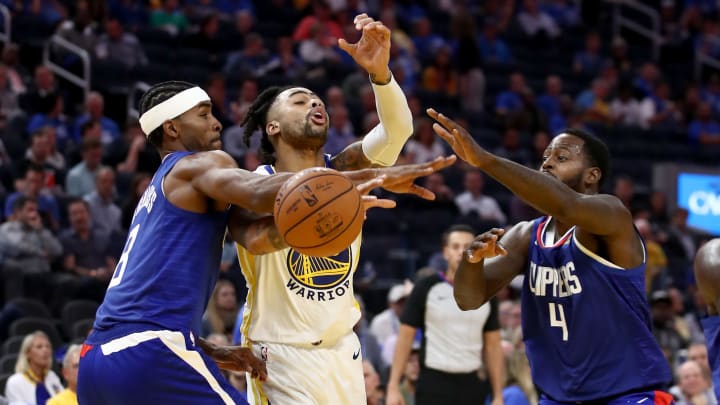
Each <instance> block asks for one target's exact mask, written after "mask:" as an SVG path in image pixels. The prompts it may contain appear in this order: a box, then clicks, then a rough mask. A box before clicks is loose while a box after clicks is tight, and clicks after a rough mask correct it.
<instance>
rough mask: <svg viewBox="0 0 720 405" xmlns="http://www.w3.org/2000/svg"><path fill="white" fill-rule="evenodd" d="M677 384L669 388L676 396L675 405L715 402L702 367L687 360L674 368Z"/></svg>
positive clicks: (709, 403)
mask: <svg viewBox="0 0 720 405" xmlns="http://www.w3.org/2000/svg"><path fill="white" fill-rule="evenodd" d="M676 374H677V380H678V385H677V386H676V387H673V388H674V389H670V392H671V393H672V394H674V395H675V396H676V397H677V400H676V401H677V402H676V403H677V405H695V404H708V405H711V404H717V400H716V399H715V394H713V392H712V387H711V384H710V382H709V380H708V379H707V377H706V376H705V375H704V373H703V370H702V367H701V366H700V365H699V364H698V363H696V362H694V361H692V360H688V361H686V362H684V363H682V364H681V365H680V366H678V368H677V370H676Z"/></svg>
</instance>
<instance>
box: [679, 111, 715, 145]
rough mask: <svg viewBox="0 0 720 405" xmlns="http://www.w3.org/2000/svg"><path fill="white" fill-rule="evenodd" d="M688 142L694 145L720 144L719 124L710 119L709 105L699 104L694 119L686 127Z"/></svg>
mask: <svg viewBox="0 0 720 405" xmlns="http://www.w3.org/2000/svg"><path fill="white" fill-rule="evenodd" d="M687 132H688V140H689V141H690V142H691V143H692V144H694V145H718V144H720V123H718V122H717V121H716V120H715V119H714V118H713V117H712V109H711V107H710V104H708V103H706V102H701V103H700V105H699V106H698V110H697V114H696V115H695V119H694V120H693V121H692V122H690V125H688V130H687Z"/></svg>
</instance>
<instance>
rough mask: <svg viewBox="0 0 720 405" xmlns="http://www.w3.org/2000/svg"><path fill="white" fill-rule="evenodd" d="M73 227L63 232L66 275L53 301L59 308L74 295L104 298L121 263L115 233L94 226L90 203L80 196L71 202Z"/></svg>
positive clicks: (70, 211) (74, 297)
mask: <svg viewBox="0 0 720 405" xmlns="http://www.w3.org/2000/svg"><path fill="white" fill-rule="evenodd" d="M67 210H68V219H69V221H70V227H69V228H68V229H66V230H64V231H63V232H62V233H61V234H60V242H61V243H62V246H63V252H64V253H63V270H64V272H65V274H66V275H67V276H68V277H65V278H63V280H62V281H61V285H60V288H58V291H57V294H55V295H54V298H53V301H54V304H55V305H56V307H57V308H62V306H63V304H64V303H65V302H67V301H68V300H70V299H89V300H93V301H96V302H102V300H103V297H104V296H105V290H106V289H107V286H108V282H109V281H110V277H112V274H113V271H114V270H115V265H116V264H117V260H118V257H117V253H116V252H113V243H112V240H111V238H112V237H113V235H112V234H110V233H107V232H105V231H103V230H102V229H100V228H98V227H96V226H94V225H95V224H94V223H93V222H92V220H91V219H90V207H89V205H88V203H87V202H86V201H84V200H82V199H80V198H74V199H71V200H70V201H69V202H68V204H67Z"/></svg>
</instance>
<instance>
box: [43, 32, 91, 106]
mask: <svg viewBox="0 0 720 405" xmlns="http://www.w3.org/2000/svg"><path fill="white" fill-rule="evenodd" d="M56 51H61V53H62V52H67V53H72V54H74V55H76V56H77V57H78V58H79V59H80V61H81V62H82V76H79V75H77V74H75V73H73V72H71V71H69V70H67V69H65V67H63V66H61V65H59V64H57V63H55V62H54V61H53V56H54V55H53V54H54V53H56ZM43 64H44V65H45V66H47V67H48V68H49V69H50V70H52V71H53V72H55V74H56V75H58V76H60V77H62V78H63V79H65V80H67V81H69V82H70V83H72V84H74V85H76V86H78V87H80V88H81V89H82V90H83V92H84V97H85V98H87V95H88V93H89V92H90V54H89V53H88V52H87V51H86V50H84V49H82V48H80V47H79V46H77V45H75V44H73V43H72V42H70V41H68V40H66V39H65V38H63V37H61V36H59V35H53V36H52V37H51V38H50V40H49V41H48V42H47V43H46V44H45V46H44V47H43Z"/></svg>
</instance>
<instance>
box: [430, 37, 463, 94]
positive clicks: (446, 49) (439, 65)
mask: <svg viewBox="0 0 720 405" xmlns="http://www.w3.org/2000/svg"><path fill="white" fill-rule="evenodd" d="M451 57H452V54H451V49H450V46H448V45H443V46H441V47H439V48H438V49H436V50H435V52H434V55H433V56H432V58H431V60H430V64H429V65H428V66H426V67H425V69H423V71H422V79H421V87H422V89H423V90H425V91H428V92H431V93H435V94H436V95H438V96H440V95H442V96H445V97H457V95H458V80H459V72H458V71H457V69H456V68H455V67H454V66H453V64H452V60H451Z"/></svg>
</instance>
